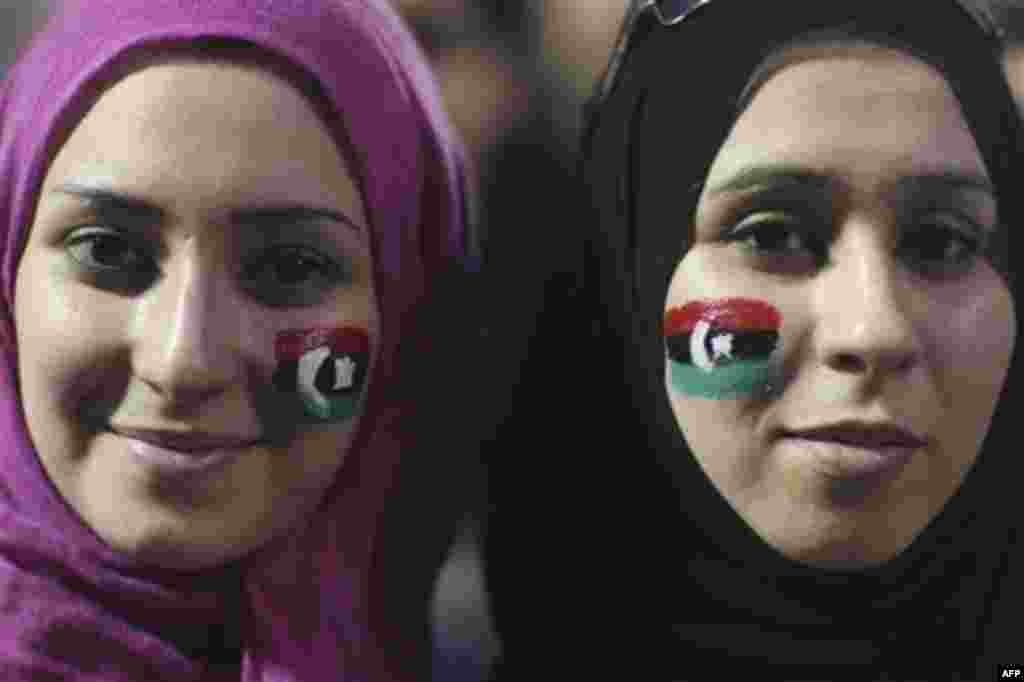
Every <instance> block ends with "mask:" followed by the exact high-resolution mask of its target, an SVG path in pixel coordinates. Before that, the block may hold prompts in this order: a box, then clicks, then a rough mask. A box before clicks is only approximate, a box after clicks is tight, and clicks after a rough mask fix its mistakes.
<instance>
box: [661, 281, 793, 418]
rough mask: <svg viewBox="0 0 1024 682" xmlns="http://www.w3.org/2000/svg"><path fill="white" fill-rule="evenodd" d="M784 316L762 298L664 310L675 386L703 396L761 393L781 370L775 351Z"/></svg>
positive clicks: (667, 349)
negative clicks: (774, 355) (774, 360)
mask: <svg viewBox="0 0 1024 682" xmlns="http://www.w3.org/2000/svg"><path fill="white" fill-rule="evenodd" d="M781 322H782V316H781V315H780V314H779V312H778V311H777V310H776V309H775V308H773V307H772V306H770V305H768V304H767V303H763V302H761V301H752V300H748V299H743V298H727V299H721V300H717V301H691V302H690V303H687V304H686V305H684V306H681V307H678V308H671V309H669V311H668V312H667V313H666V314H665V346H666V352H667V353H668V358H669V371H670V379H671V385H672V387H673V388H675V389H676V390H677V391H679V392H680V393H683V394H685V395H690V396H696V397H701V398H739V397H743V396H749V395H753V394H757V393H762V392H764V391H765V389H766V388H767V387H768V386H769V385H770V383H771V381H772V378H773V377H774V376H775V374H776V370H775V368H774V366H773V363H772V362H771V355H772V353H773V352H774V351H775V348H776V346H777V345H778V342H779V326H780V325H781Z"/></svg>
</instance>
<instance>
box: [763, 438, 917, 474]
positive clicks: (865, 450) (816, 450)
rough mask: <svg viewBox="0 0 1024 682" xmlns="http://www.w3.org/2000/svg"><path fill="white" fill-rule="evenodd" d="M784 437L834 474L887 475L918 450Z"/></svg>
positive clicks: (824, 469)
mask: <svg viewBox="0 0 1024 682" xmlns="http://www.w3.org/2000/svg"><path fill="white" fill-rule="evenodd" d="M783 440H784V442H786V443H787V444H789V445H791V446H793V447H797V448H800V450H801V451H802V452H803V453H805V454H809V455H810V456H811V457H813V458H814V460H815V463H816V464H817V465H818V468H819V470H820V471H821V472H822V473H823V474H825V475H826V476H829V477H833V478H867V477H873V476H879V477H886V478H887V477H888V476H887V475H888V474H895V473H897V472H898V471H899V470H900V469H902V468H903V466H904V465H906V463H907V462H909V461H910V459H911V457H912V456H913V455H914V453H915V452H916V451H917V450H918V448H916V447H910V446H904V445H883V446H872V447H866V446H858V445H849V444H846V443H841V442H838V441H828V440H816V439H813V438H802V437H800V436H787V437H786V438H784V439H783Z"/></svg>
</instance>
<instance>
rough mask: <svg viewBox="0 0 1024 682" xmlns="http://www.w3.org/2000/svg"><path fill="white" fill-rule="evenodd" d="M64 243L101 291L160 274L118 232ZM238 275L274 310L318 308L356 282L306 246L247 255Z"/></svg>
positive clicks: (145, 252)
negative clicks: (335, 292)
mask: <svg viewBox="0 0 1024 682" xmlns="http://www.w3.org/2000/svg"><path fill="white" fill-rule="evenodd" d="M63 245H64V249H65V252H66V253H67V255H68V257H69V258H70V259H71V260H72V261H73V262H74V264H75V265H76V266H77V268H78V269H79V270H80V271H81V272H82V273H83V274H84V275H86V276H88V277H91V278H92V279H93V283H94V284H95V285H96V286H98V287H100V288H110V289H119V290H137V291H141V290H144V289H145V288H147V287H148V286H151V285H152V283H153V282H154V281H155V280H156V279H157V277H158V276H159V274H160V268H159V264H158V262H157V261H158V259H157V258H156V257H155V256H154V255H153V253H152V251H153V250H152V249H151V248H150V247H148V246H146V245H145V244H144V240H141V239H138V238H136V237H135V236H134V235H130V234H125V233H123V232H121V231H118V230H113V229H107V228H97V227H87V228H82V229H79V230H76V231H74V232H72V233H71V234H70V235H68V236H67V237H66V238H65V240H64V244H63ZM237 276H238V279H239V282H240V286H241V287H242V289H244V290H245V291H246V292H247V293H249V294H250V295H251V296H253V298H255V299H257V300H259V301H260V302H262V303H264V304H265V305H268V306H271V307H277V306H303V305H315V304H317V303H319V302H322V301H323V300H324V299H325V298H326V296H327V294H329V293H330V291H331V290H332V289H334V288H335V287H338V286H342V285H345V284H348V283H351V281H352V279H353V276H352V269H351V267H350V266H349V265H348V263H344V262H339V261H338V260H337V259H335V258H331V257H330V256H328V255H326V254H325V253H323V252H322V251H320V250H318V249H316V248H313V247H311V246H308V245H303V244H277V245H273V246H269V247H266V248H262V249H259V250H257V251H254V252H252V253H250V254H247V255H246V257H245V259H244V261H243V262H242V263H241V265H240V267H239V268H238V271H237Z"/></svg>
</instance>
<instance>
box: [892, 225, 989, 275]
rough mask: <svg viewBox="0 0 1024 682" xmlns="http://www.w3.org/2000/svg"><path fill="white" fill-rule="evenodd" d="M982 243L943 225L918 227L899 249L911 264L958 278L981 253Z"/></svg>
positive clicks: (960, 231)
mask: <svg viewBox="0 0 1024 682" xmlns="http://www.w3.org/2000/svg"><path fill="white" fill-rule="evenodd" d="M981 246H982V245H981V240H980V239H978V238H977V237H975V236H972V235H970V234H968V233H966V232H964V231H963V230H960V229H957V228H954V227H950V226H948V225H945V224H942V223H932V224H922V225H918V226H917V227H916V228H915V229H914V230H912V231H910V232H907V233H906V234H905V235H904V237H903V240H902V244H901V245H900V250H901V251H902V252H903V253H904V254H905V256H906V257H907V259H908V260H910V261H911V264H912V265H914V266H916V267H917V268H918V269H921V270H924V271H926V272H928V273H934V274H955V273H958V272H962V271H964V270H967V269H969V268H970V266H971V265H972V264H973V263H974V260H975V258H976V257H977V256H978V254H979V253H980V252H981Z"/></svg>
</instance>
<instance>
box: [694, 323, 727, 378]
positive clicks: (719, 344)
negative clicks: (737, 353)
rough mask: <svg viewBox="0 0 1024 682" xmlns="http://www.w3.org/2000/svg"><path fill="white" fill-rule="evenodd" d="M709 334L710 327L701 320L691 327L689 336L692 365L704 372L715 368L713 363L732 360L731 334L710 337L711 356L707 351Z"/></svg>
mask: <svg viewBox="0 0 1024 682" xmlns="http://www.w3.org/2000/svg"><path fill="white" fill-rule="evenodd" d="M709 333H711V325H710V324H708V322H706V321H705V320H701V321H700V322H698V323H697V324H696V325H694V327H693V333H692V334H690V359H691V360H692V361H693V364H694V365H696V366H697V367H699V368H701V369H702V370H704V371H705V372H710V371H711V370H713V369H714V368H715V363H717V362H719V361H721V360H723V359H725V360H731V359H732V341H733V335H732V334H728V333H726V334H721V333H720V334H716V335H714V336H712V337H711V353H712V354H711V355H710V356H709V355H708V351H707V337H708V334H709Z"/></svg>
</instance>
